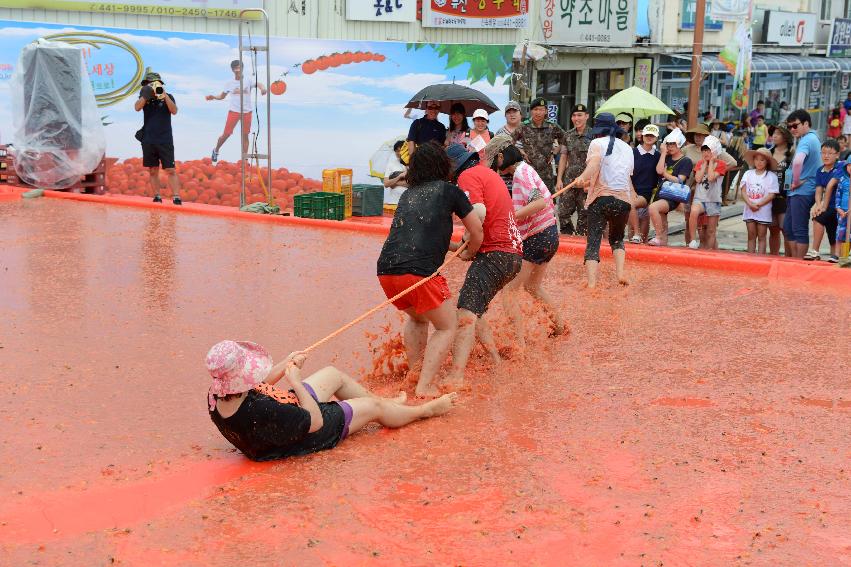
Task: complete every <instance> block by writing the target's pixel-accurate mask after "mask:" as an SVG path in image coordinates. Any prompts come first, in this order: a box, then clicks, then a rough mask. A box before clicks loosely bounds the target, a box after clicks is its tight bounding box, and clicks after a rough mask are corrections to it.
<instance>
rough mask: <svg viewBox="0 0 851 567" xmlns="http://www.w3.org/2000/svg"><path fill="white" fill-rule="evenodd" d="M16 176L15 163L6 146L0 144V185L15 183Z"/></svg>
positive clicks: (16, 180) (16, 181)
mask: <svg viewBox="0 0 851 567" xmlns="http://www.w3.org/2000/svg"><path fill="white" fill-rule="evenodd" d="M17 184H18V176H17V175H15V163H14V160H13V159H12V156H10V155H9V152H8V150H7V148H6V146H2V145H0V185H17Z"/></svg>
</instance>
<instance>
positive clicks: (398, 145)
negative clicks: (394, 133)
mask: <svg viewBox="0 0 851 567" xmlns="http://www.w3.org/2000/svg"><path fill="white" fill-rule="evenodd" d="M404 145H405V141H404V140H396V143H395V144H393V151H394V152H398V151H399V150H401V149H402V146H404Z"/></svg>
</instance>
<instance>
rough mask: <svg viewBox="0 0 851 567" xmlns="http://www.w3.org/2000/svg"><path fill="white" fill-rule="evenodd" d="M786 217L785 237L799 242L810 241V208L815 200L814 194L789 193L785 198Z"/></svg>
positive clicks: (805, 242) (784, 221) (784, 224)
mask: <svg viewBox="0 0 851 567" xmlns="http://www.w3.org/2000/svg"><path fill="white" fill-rule="evenodd" d="M786 201H787V206H786V218H785V219H784V220H783V232H784V233H785V234H786V239H787V240H791V241H792V242H798V243H800V244H808V243H809V242H810V209H812V208H813V205H814V204H815V202H816V197H815V195H790V196H789V197H788V198H787V200H786Z"/></svg>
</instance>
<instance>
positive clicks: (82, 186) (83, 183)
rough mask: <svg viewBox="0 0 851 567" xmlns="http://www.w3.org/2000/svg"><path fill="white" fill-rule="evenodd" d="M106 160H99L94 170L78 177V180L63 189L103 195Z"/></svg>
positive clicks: (104, 191)
mask: <svg viewBox="0 0 851 567" xmlns="http://www.w3.org/2000/svg"><path fill="white" fill-rule="evenodd" d="M105 161H106V160H103V159H102V160H100V163H99V164H98V165H97V167H96V168H95V170H94V171H93V172H91V173H89V174H87V175H83V176H81V177H80V181H79V182H77V183H76V184H74V185H72V186H71V187H69V188H68V189H65V191H71V192H72V193H94V194H95V195H103V194H104V193H106V163H105Z"/></svg>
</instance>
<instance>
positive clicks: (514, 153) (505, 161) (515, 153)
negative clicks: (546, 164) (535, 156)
mask: <svg viewBox="0 0 851 567" xmlns="http://www.w3.org/2000/svg"><path fill="white" fill-rule="evenodd" d="M500 153H501V154H502V165H501V166H500V167H499V169H500V170H505V169H508V168H509V167H511V166H512V165H514V164H515V163H520V162H521V161H523V154H521V153H520V150H518V149H517V146H514V145H511V146H506V147H505V149H503V150H502V151H501V152H500ZM496 162H497V160H494V161H493V168H494V170H496V169H497V165H496Z"/></svg>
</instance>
